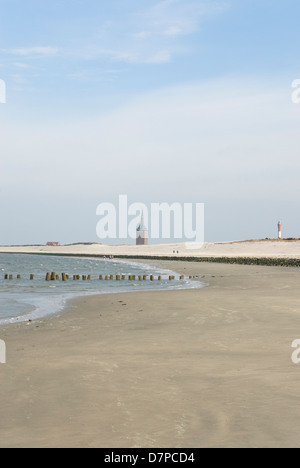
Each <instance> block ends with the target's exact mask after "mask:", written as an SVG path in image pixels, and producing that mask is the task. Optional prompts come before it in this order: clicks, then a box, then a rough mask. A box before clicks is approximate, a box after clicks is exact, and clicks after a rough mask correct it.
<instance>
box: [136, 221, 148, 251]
mask: <svg viewBox="0 0 300 468" xmlns="http://www.w3.org/2000/svg"><path fill="white" fill-rule="evenodd" d="M148 243H149V236H148V229H147V228H146V225H145V220H144V213H142V217H141V223H140V224H139V225H138V227H137V230H136V245H148Z"/></svg>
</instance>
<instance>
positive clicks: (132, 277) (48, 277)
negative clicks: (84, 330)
mask: <svg viewBox="0 0 300 468" xmlns="http://www.w3.org/2000/svg"><path fill="white" fill-rule="evenodd" d="M148 276H149V275H143V276H142V275H139V276H136V275H129V276H128V280H129V281H136V279H137V278H138V280H139V281H147V279H148ZM192 278H193V277H192V276H190V279H192ZM4 279H5V280H13V279H14V277H13V275H8V274H5V275H4ZM17 279H21V275H17ZM59 279H60V275H57V274H56V273H55V272H52V273H47V274H46V281H59ZM61 279H62V281H68V280H69V279H70V276H69V275H67V274H66V273H62V274H61ZM81 279H82V280H83V281H90V280H91V279H92V277H91V275H82V276H81V275H73V281H79V280H81ZM114 279H116V281H125V280H126V275H116V276H114V275H105V276H104V275H99V280H105V281H108V280H114ZM155 279H156V278H155V277H154V275H150V281H155ZM175 279H176V278H175V276H169V281H174V280H175ZM179 279H180V280H181V281H183V280H184V279H185V276H184V275H181V276H180V277H179ZM33 280H34V275H30V281H33ZM157 280H158V281H162V276H158V278H157Z"/></svg>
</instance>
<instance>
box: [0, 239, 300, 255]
mask: <svg viewBox="0 0 300 468" xmlns="http://www.w3.org/2000/svg"><path fill="white" fill-rule="evenodd" d="M7 252H10V253H35V254H37V253H41V254H59V255H64V254H66V255H106V256H108V255H114V256H118V255H125V256H133V257H135V258H139V257H141V256H149V257H168V256H170V257H174V254H175V256H176V255H178V256H180V257H196V258H201V257H205V258H208V257H215V258H218V257H229V258H230V257H248V258H251V257H252V258H261V257H266V258H294V259H300V241H299V240H294V241H287V240H281V241H278V240H275V239H274V240H268V241H267V240H265V241H249V242H247V241H246V242H205V243H204V244H203V245H201V246H199V245H198V244H193V243H190V244H186V243H178V244H158V245H143V246H136V245H119V246H118V245H102V244H74V245H61V246H59V247H52V246H45V245H44V246H7V247H2V246H0V253H7Z"/></svg>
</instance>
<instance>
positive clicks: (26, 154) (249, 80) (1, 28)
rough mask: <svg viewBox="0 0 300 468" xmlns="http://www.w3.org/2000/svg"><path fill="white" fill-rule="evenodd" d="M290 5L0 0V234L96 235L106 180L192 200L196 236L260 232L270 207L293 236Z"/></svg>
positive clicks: (106, 197) (294, 52) (296, 115)
mask: <svg viewBox="0 0 300 468" xmlns="http://www.w3.org/2000/svg"><path fill="white" fill-rule="evenodd" d="M299 14H300V3H299V1H298V0H285V2H283V1H282V0H224V1H223V0H215V1H214V0H206V1H202V0H161V1H159V0H158V1H156V0H152V1H150V0H110V1H107V0H105V1H103V0H101V1H100V0H59V1H58V0H51V2H50V1H48V0H43V1H42V2H41V1H40V0H27V1H26V2H25V1H24V0H22V1H21V0H0V80H3V81H4V82H5V84H6V103H5V104H1V103H0V244H1V245H7V244H37V243H38V244H43V243H45V242H47V241H60V242H62V243H72V242H79V241H84V242H101V239H99V238H98V237H97V234H96V226H97V222H98V221H99V218H98V217H97V215H96V209H97V206H98V205H99V204H100V203H104V202H110V203H114V204H116V206H117V203H118V197H119V195H122V194H126V195H128V200H129V203H134V202H142V203H145V204H146V205H150V204H151V203H154V202H158V203H162V202H167V203H170V204H171V203H173V202H179V203H182V204H183V203H205V240H206V241H208V242H210V241H230V240H242V239H252V238H266V237H270V238H271V237H275V236H276V235H277V222H278V220H279V219H280V220H281V221H282V223H283V235H284V236H285V237H300V217H299V215H298V213H299V202H300V191H299V173H300V171H299V169H300V158H299V149H300V139H299V124H300V103H298V104H297V103H296V102H293V100H292V93H293V91H295V90H294V89H293V88H292V83H293V81H294V80H297V79H298V80H299V79H300V47H299V24H298V19H299ZM299 96H300V93H299ZM0 97H1V96H0ZM294 101H295V100H294ZM106 242H108V241H106ZM122 242H123V241H122ZM124 242H125V241H124ZM130 242H132V241H130ZM110 243H120V242H119V240H116V241H111V242H110Z"/></svg>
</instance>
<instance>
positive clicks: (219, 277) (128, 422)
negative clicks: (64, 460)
mask: <svg viewBox="0 0 300 468" xmlns="http://www.w3.org/2000/svg"><path fill="white" fill-rule="evenodd" d="M157 263H158V262H155V264H157ZM160 264H161V266H163V267H170V268H172V269H174V270H177V271H178V272H179V273H181V272H182V273H185V274H194V275H198V274H199V275H205V276H206V278H205V280H204V281H207V283H208V284H209V286H208V287H207V288H204V289H199V290H183V291H169V292H164V291H160V292H149V293H148V292H147V293H130V294H123V293H122V294H117V295H107V296H98V297H92V298H86V297H85V298H82V299H79V300H76V301H73V302H72V303H71V304H70V305H69V308H68V311H66V313H64V314H62V315H60V316H57V317H52V318H50V319H47V320H45V321H43V322H34V323H31V324H19V325H13V326H10V327H7V328H5V329H0V338H2V339H4V340H5V341H6V344H7V364H6V365H0V379H1V386H0V399H1V407H0V447H107V448H115V447H126V448H127V447H131V448H132V447H155V448H157V447H165V448H170V447H176V448H177V447H187V448H189V447H299V446H300V438H299V434H298V427H299V423H300V407H299V404H298V402H299V397H300V366H296V365H294V364H293V363H292V362H291V354H292V349H291V343H292V341H293V340H294V339H296V338H299V337H300V292H299V280H300V272H299V270H298V269H289V268H274V267H255V266H239V265H217V264H191V263H181V262H178V263H174V262H161V263H160Z"/></svg>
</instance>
